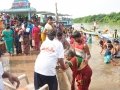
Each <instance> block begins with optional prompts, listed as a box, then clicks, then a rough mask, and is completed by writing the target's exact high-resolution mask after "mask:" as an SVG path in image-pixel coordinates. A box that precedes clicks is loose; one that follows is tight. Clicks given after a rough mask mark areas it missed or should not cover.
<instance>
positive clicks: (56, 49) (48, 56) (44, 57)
mask: <svg viewBox="0 0 120 90" xmlns="http://www.w3.org/2000/svg"><path fill="white" fill-rule="evenodd" d="M58 58H64V49H63V45H62V43H61V42H60V41H58V40H56V39H54V40H53V41H51V40H49V39H48V38H47V39H46V40H45V41H44V42H43V43H42V45H41V48H40V53H39V55H38V57H37V59H36V62H35V72H36V73H39V74H42V75H45V76H55V75H56V70H55V68H56V66H57V62H58Z"/></svg>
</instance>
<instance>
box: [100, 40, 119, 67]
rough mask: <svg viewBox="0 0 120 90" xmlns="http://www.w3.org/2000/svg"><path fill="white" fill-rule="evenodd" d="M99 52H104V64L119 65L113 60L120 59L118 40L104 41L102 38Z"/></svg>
mask: <svg viewBox="0 0 120 90" xmlns="http://www.w3.org/2000/svg"><path fill="white" fill-rule="evenodd" d="M99 43H100V46H101V52H100V54H102V53H103V51H105V54H104V62H105V63H106V64H108V63H112V64H113V65H119V64H118V63H117V62H116V61H115V60H114V59H115V58H120V44H119V40H114V41H111V40H105V39H104V38H103V39H101V40H100V42H99Z"/></svg>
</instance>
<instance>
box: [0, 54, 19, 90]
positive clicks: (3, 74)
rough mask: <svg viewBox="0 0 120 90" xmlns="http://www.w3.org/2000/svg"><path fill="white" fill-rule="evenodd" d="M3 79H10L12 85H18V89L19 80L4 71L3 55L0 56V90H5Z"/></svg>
mask: <svg viewBox="0 0 120 90" xmlns="http://www.w3.org/2000/svg"><path fill="white" fill-rule="evenodd" d="M3 78H8V79H9V81H10V82H11V83H12V84H14V82H16V83H17V86H16V88H18V87H19V84H20V82H19V80H18V78H17V77H15V76H13V75H12V74H10V73H8V72H4V71H3V66H2V62H1V55H0V90H5V89H4V85H3Z"/></svg>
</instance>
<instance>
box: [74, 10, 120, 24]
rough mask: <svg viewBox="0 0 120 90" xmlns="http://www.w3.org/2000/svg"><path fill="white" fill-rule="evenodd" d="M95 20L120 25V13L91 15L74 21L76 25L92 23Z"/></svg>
mask: <svg viewBox="0 0 120 90" xmlns="http://www.w3.org/2000/svg"><path fill="white" fill-rule="evenodd" d="M94 20H95V21H97V22H100V23H109V24H112V23H116V24H120V12H119V13H115V12H113V13H111V14H98V15H92V16H91V15H89V16H85V17H80V18H75V19H73V21H74V23H92V22H93V21H94Z"/></svg>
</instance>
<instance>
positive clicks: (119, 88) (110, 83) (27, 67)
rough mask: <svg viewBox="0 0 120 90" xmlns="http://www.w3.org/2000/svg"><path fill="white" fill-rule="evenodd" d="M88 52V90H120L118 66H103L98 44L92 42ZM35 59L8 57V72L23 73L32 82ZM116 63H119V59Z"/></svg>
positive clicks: (32, 57)
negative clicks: (89, 75)
mask: <svg viewBox="0 0 120 90" xmlns="http://www.w3.org/2000/svg"><path fill="white" fill-rule="evenodd" d="M90 51H91V54H92V58H91V59H90V61H89V65H90V66H91V68H92V70H93V75H92V80H91V84H90V90H120V66H112V65H110V64H104V62H103V55H101V54H100V47H99V45H98V42H96V41H94V43H93V44H92V46H91V47H90ZM36 57H37V55H36V54H31V55H30V56H13V57H10V67H11V68H10V71H11V72H12V73H14V74H16V75H21V74H23V73H25V74H26V75H27V76H28V79H29V81H30V82H33V73H34V62H35V59H36ZM116 61H119V59H117V60H116Z"/></svg>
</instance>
